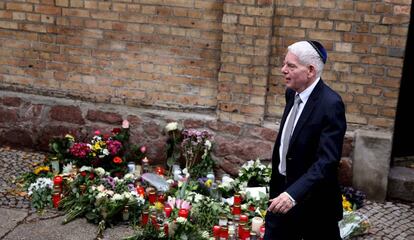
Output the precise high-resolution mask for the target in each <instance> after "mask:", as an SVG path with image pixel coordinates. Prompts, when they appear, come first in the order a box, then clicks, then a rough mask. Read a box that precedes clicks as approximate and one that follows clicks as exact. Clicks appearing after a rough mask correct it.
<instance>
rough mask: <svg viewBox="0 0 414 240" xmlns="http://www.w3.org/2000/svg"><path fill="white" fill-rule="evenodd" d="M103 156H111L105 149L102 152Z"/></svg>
mask: <svg viewBox="0 0 414 240" xmlns="http://www.w3.org/2000/svg"><path fill="white" fill-rule="evenodd" d="M102 154H103V155H105V156H108V155H109V150H108V149H106V148H105V149H104V150H102Z"/></svg>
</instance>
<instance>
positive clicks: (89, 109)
mask: <svg viewBox="0 0 414 240" xmlns="http://www.w3.org/2000/svg"><path fill="white" fill-rule="evenodd" d="M3 93H4V96H3V97H1V98H0V144H2V145H3V144H6V145H13V146H21V147H29V148H36V149H39V150H45V151H47V150H48V142H49V140H50V139H51V138H52V137H53V136H62V137H63V136H64V135H65V134H67V133H71V134H73V135H74V136H77V137H85V136H87V135H89V136H91V135H92V134H93V132H94V131H95V130H101V132H107V133H110V131H111V130H112V129H113V128H114V127H120V126H121V124H122V120H123V119H127V120H129V121H130V128H131V142H132V143H134V144H137V145H146V146H147V148H148V155H149V158H150V160H151V163H152V164H163V163H165V159H166V156H165V153H166V152H165V143H166V140H167V136H165V134H164V133H163V129H164V127H165V125H166V124H167V123H168V122H171V121H177V122H179V123H180V125H181V126H183V127H185V128H197V129H206V130H208V131H209V132H211V133H212V134H213V136H214V137H213V142H214V147H213V155H214V158H215V159H216V160H217V163H218V168H217V170H218V171H225V172H228V173H230V174H237V173H238V169H239V167H240V166H241V165H242V164H243V163H244V162H246V161H248V160H252V159H256V158H260V159H262V160H264V161H266V162H269V160H270V158H271V153H272V148H273V143H274V140H275V139H276V135H277V132H276V131H275V130H274V129H269V128H267V127H259V126H256V125H251V124H242V125H240V124H234V123H229V122H222V121H218V120H217V119H216V117H215V116H212V115H206V114H193V113H191V114H190V113H180V112H171V111H160V110H146V109H138V108H134V109H131V108H130V107H118V106H115V105H112V104H91V103H85V102H79V101H74V100H67V99H61V98H52V97H43V96H36V95H30V94H23V93H13V92H3ZM352 141H353V138H352V137H351V136H349V137H347V138H346V141H345V143H344V151H343V157H344V160H347V159H349V158H350V156H351V151H352ZM344 169H345V170H346V171H344V177H343V179H344V182H347V183H349V181H350V178H349V177H350V176H349V175H347V176H346V173H349V172H350V169H349V168H347V166H346V165H345V166H344Z"/></svg>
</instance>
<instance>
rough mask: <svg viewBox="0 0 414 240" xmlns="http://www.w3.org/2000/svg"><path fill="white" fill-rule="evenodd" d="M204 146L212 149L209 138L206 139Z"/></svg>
mask: <svg viewBox="0 0 414 240" xmlns="http://www.w3.org/2000/svg"><path fill="white" fill-rule="evenodd" d="M204 146H206V148H207V150H210V149H211V142H210V141H209V140H206V142H205V143H204Z"/></svg>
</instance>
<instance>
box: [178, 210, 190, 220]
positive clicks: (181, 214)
mask: <svg viewBox="0 0 414 240" xmlns="http://www.w3.org/2000/svg"><path fill="white" fill-rule="evenodd" d="M178 216H179V217H183V218H187V217H188V209H185V208H181V209H180V210H179V211H178Z"/></svg>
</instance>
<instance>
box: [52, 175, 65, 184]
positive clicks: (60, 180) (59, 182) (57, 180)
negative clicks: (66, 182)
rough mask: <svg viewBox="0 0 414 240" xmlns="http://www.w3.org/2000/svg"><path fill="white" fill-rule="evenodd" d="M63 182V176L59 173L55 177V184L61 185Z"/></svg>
mask: <svg viewBox="0 0 414 240" xmlns="http://www.w3.org/2000/svg"><path fill="white" fill-rule="evenodd" d="M62 182H63V177H62V176H59V175H57V176H55V177H54V178H53V184H54V185H59V186H60V185H62Z"/></svg>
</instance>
